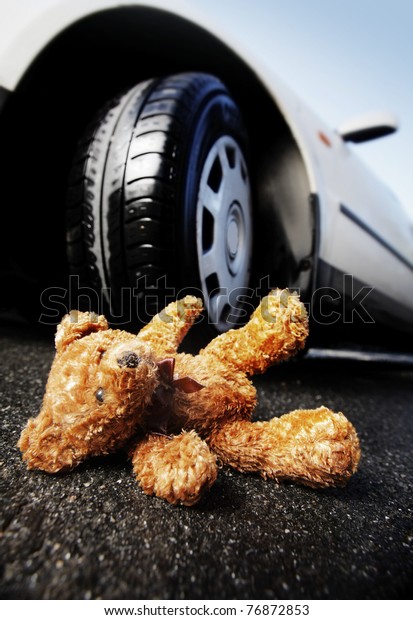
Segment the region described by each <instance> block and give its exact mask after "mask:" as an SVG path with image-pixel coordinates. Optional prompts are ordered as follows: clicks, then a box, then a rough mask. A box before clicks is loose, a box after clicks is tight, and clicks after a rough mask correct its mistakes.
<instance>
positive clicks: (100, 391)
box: [95, 387, 105, 403]
mask: <svg viewBox="0 0 413 620" xmlns="http://www.w3.org/2000/svg"><path fill="white" fill-rule="evenodd" d="M95 396H96V400H98V401H99V402H100V403H103V401H104V398H105V390H104V389H103V388H102V387H100V388H99V389H98V390H96V392H95Z"/></svg>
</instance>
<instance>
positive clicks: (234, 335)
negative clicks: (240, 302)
mask: <svg viewBox="0 0 413 620" xmlns="http://www.w3.org/2000/svg"><path fill="white" fill-rule="evenodd" d="M307 335H308V317H307V313H306V310H305V308H304V306H303V304H302V303H301V302H300V300H299V297H298V295H296V294H295V293H290V292H289V291H288V290H280V289H277V290H274V291H272V292H271V293H270V294H269V295H268V296H267V297H264V299H263V300H262V301H261V303H260V305H259V306H258V308H257V309H256V310H255V311H254V313H253V314H252V316H251V319H250V320H249V322H248V323H247V324H246V325H244V327H241V328H239V329H231V330H230V331H228V332H226V333H224V334H221V335H220V336H218V337H217V338H214V340H212V341H211V342H210V343H209V344H208V345H207V347H205V349H204V350H203V351H201V355H203V356H206V357H209V358H214V359H215V360H218V361H219V362H220V363H223V364H226V365H228V366H229V367H231V368H234V369H236V370H238V371H241V372H243V373H245V374H246V375H248V376H252V375H254V374H257V373H263V372H265V371H266V370H267V368H269V367H270V366H271V365H273V364H275V363H277V362H280V361H283V360H286V359H288V358H289V357H291V356H293V355H294V354H295V353H297V351H299V350H300V349H302V348H303V347H304V345H305V341H306V338H307Z"/></svg>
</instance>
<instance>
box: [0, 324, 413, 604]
mask: <svg viewBox="0 0 413 620" xmlns="http://www.w3.org/2000/svg"><path fill="white" fill-rule="evenodd" d="M0 350H1V356H0V366H1V370H0V411H1V440H0V441H1V457H0V459H1V463H0V465H1V502H2V504H1V520H2V536H1V539H0V557H1V563H2V575H1V587H0V590H1V595H2V598H4V599H161V600H166V599H173V600H179V599H208V600H212V599H221V600H222V599H401V598H410V597H411V593H410V587H411V584H412V583H413V514H412V512H413V482H412V473H413V471H412V470H413V467H412V465H413V451H412V449H413V364H410V365H409V363H408V360H407V361H405V363H404V364H400V363H398V364H397V363H384V362H380V363H377V362H375V363H374V362H371V361H354V360H352V359H340V358H338V359H335V358H334V357H333V358H331V357H325V356H324V354H323V353H321V354H320V353H319V354H317V355H314V356H313V357H310V359H303V360H300V361H297V362H293V363H291V362H290V363H286V364H283V365H281V366H279V367H277V368H274V369H272V370H271V371H270V372H268V373H267V374H266V375H265V376H262V377H259V378H257V379H256V385H257V388H258V393H259V398H260V404H259V408H258V410H257V417H260V418H261V419H268V418H271V417H272V416H274V415H280V414H282V413H284V412H286V411H289V410H292V409H296V408H298V407H313V406H319V405H321V404H325V405H327V406H329V407H331V408H332V409H335V410H339V411H343V412H345V413H346V415H347V416H348V417H349V418H350V420H351V421H352V422H353V423H354V425H355V426H356V428H357V430H358V433H359V436H360V439H361V445H362V460H361V463H360V468H359V471H358V473H357V474H356V475H355V476H354V478H353V479H352V480H351V482H350V484H349V485H348V486H347V487H346V488H345V489H334V490H324V491H315V490H311V489H308V488H304V487H299V486H293V485H290V484H282V485H277V484H275V483H274V482H271V481H267V482H266V481H264V480H262V479H261V478H260V477H258V476H252V475H249V476H247V475H242V474H239V473H237V472H235V471H232V470H230V469H226V468H224V469H222V470H220V473H219V478H218V481H217V483H216V484H215V486H214V487H213V489H212V491H211V492H210V494H209V495H208V497H207V498H206V499H205V500H204V501H203V503H202V504H201V505H199V506H198V507H195V508H177V507H172V506H170V505H168V504H167V503H165V502H164V501H162V500H159V499H156V498H152V497H148V496H146V495H144V494H143V493H142V492H141V491H140V489H139V488H138V486H137V484H136V483H135V481H134V477H133V475H132V470H131V466H130V464H129V462H128V461H127V459H126V458H125V457H124V455H123V454H119V455H115V456H113V457H108V458H99V459H93V460H91V461H89V462H87V463H85V464H84V465H82V466H81V467H79V468H78V469H76V470H74V471H73V472H71V473H68V474H64V475H55V476H52V475H48V474H45V473H39V472H28V471H27V470H26V468H25V466H24V464H23V463H22V461H21V459H20V454H19V451H18V449H17V448H16V442H17V440H18V438H19V435H20V432H21V429H22V427H23V426H24V425H25V422H26V420H27V418H28V417H30V416H35V415H37V413H38V410H39V407H40V404H41V400H42V396H43V390H44V385H45V381H46V378H47V374H48V370H49V366H50V363H51V361H52V357H53V341H52V337H51V336H50V335H41V334H39V333H36V332H33V331H28V330H27V329H25V328H22V329H19V328H16V327H13V328H10V327H7V326H4V325H3V326H2V327H0Z"/></svg>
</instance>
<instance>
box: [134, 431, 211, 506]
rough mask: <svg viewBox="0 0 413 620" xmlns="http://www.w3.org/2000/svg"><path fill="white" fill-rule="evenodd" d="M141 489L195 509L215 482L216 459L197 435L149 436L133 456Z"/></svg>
mask: <svg viewBox="0 0 413 620" xmlns="http://www.w3.org/2000/svg"><path fill="white" fill-rule="evenodd" d="M132 464H133V470H134V472H135V474H136V478H137V480H138V482H139V485H140V486H141V488H142V489H143V491H144V492H145V493H147V494H148V495H156V496H157V497H161V498H163V499H166V500H167V501H168V502H169V503H171V504H184V505H185V506H192V505H193V504H195V503H196V502H198V501H199V500H200V499H201V497H202V495H203V494H204V493H205V491H207V490H208V489H209V488H210V487H211V486H212V485H213V483H214V482H215V480H216V477H217V465H216V458H215V456H214V455H213V454H212V453H211V452H210V450H209V448H208V446H207V444H206V443H205V442H204V441H202V439H201V438H200V437H199V436H198V435H197V434H196V433H195V431H190V432H182V433H181V434H180V435H175V436H173V437H168V436H166V435H156V434H153V435H147V436H146V437H145V438H144V439H143V440H141V441H140V442H139V444H138V445H137V447H136V448H135V451H134V453H133V456H132Z"/></svg>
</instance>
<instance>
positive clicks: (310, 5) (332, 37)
mask: <svg viewBox="0 0 413 620" xmlns="http://www.w3.org/2000/svg"><path fill="white" fill-rule="evenodd" d="M196 1H197V2H198V4H200V5H203V7H205V6H206V5H208V4H209V5H210V6H211V0H196ZM213 4H215V2H213ZM217 6H219V12H220V15H221V17H222V19H223V21H228V22H229V21H231V20H234V16H236V21H237V23H238V22H240V23H241V24H242V30H243V31H245V32H247V33H248V37H247V39H246V42H247V45H249V46H250V47H251V46H252V47H255V45H254V44H255V41H257V45H256V47H257V49H258V48H259V49H260V50H263V53H264V55H265V61H266V62H267V63H269V64H270V65H271V66H272V67H274V71H275V72H276V73H277V74H278V75H279V76H280V77H281V78H282V79H283V80H284V81H285V82H286V83H287V84H288V85H289V86H290V87H291V88H292V89H293V90H294V91H295V92H296V93H297V94H298V95H299V96H300V97H301V98H302V99H303V100H304V101H305V102H306V103H307V104H308V105H310V107H311V108H312V109H313V110H314V111H315V112H316V113H317V114H318V115H319V116H320V117H321V118H322V119H323V120H324V121H326V122H327V123H328V125H330V126H331V127H332V128H337V127H338V126H340V125H341V124H342V123H343V122H344V121H346V120H348V119H351V118H353V117H357V116H360V115H361V114H364V113H368V112H372V111H379V110H386V111H390V112H393V113H395V115H396V117H397V118H398V121H399V131H398V132H397V133H395V134H393V135H391V136H387V137H385V138H381V139H378V140H374V141H371V142H369V143H365V144H361V145H354V146H352V147H351V148H353V149H354V150H355V151H356V152H357V153H358V155H359V157H360V158H361V159H362V160H363V161H364V162H365V163H366V164H367V165H368V166H369V168H370V169H372V170H373V171H374V172H375V173H376V174H377V175H378V176H379V177H380V179H381V180H382V181H384V182H385V183H386V185H388V186H389V187H390V189H391V190H392V191H393V193H394V194H396V196H397V197H398V198H399V200H400V201H401V202H402V204H403V205H404V206H405V208H406V209H407V210H408V211H409V213H410V214H411V216H412V219H413V0H217ZM269 16H271V19H269Z"/></svg>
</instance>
